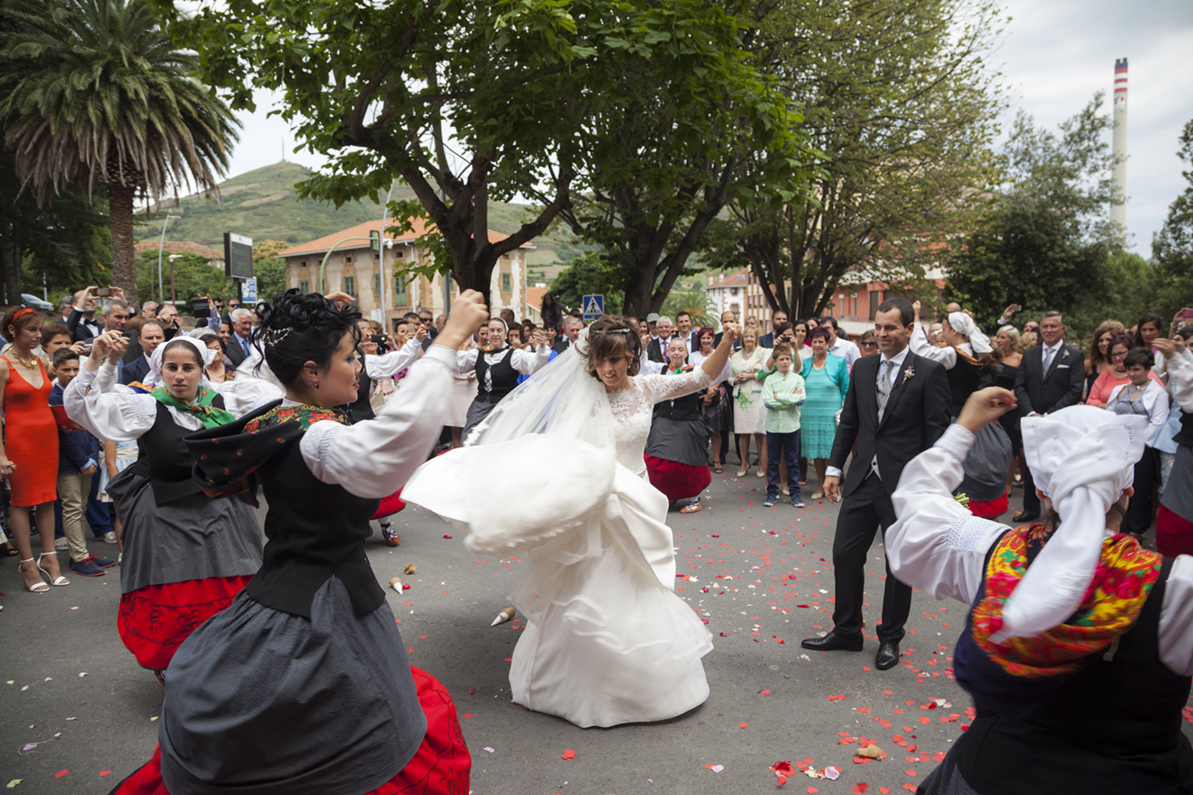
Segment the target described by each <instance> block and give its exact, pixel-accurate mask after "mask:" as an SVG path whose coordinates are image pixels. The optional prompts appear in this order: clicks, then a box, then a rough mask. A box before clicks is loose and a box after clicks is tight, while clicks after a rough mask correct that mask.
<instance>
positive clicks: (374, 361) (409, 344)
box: [364, 337, 423, 381]
mask: <svg viewBox="0 0 1193 795" xmlns="http://www.w3.org/2000/svg"><path fill="white" fill-rule="evenodd" d="M422 352H423V345H422V343H421V342H419V341H418V339H417V338H414V337H411V338H410V339H408V340H406V344H405V345H403V346H402V347H401V348H398V349H397V350H396V351H390V352H389V353H387V354H384V355H382V356H368V355H366V356H365V357H364V358H365V374H366V375H368V377H369V378H372V379H373V380H374V381H376V380H377V379H379V378H389V377H390V376H391V375H397V374H398V373H400V372H402V370H404V369H406V368H407V367H409V366H410V365H412V364H414V363H415V362H417V361H418V357H419V356H421V355H422Z"/></svg>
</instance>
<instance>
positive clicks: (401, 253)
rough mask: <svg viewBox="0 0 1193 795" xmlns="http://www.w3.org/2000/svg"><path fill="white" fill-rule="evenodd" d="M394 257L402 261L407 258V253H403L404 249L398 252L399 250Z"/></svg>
mask: <svg viewBox="0 0 1193 795" xmlns="http://www.w3.org/2000/svg"><path fill="white" fill-rule="evenodd" d="M394 256H396V257H397V258H398V259H401V258H402V257H404V256H406V252H405V251H403V250H402V249H398V250H397V251H396V252H395V253H394Z"/></svg>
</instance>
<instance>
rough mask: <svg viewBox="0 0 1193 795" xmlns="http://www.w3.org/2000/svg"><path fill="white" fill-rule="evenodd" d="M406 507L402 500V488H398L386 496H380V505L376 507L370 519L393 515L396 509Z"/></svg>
mask: <svg viewBox="0 0 1193 795" xmlns="http://www.w3.org/2000/svg"><path fill="white" fill-rule="evenodd" d="M405 507H406V503H404V502H402V490H401V489H398V490H397V491H395V492H394V493H393V494H391V495H389V496H388V497H382V498H381V505H380V507H378V508H377V512H376V513H374V514H373V515H372V516H371V517H369V518H370V519H384V518H385V517H387V516H393V515H394V514H395V513H397V512H398V511H400V510H402V509H403V508H405Z"/></svg>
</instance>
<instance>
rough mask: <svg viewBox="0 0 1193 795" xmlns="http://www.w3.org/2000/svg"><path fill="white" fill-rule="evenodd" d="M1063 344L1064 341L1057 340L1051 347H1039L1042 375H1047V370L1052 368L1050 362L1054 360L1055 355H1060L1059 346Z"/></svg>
mask: <svg viewBox="0 0 1193 795" xmlns="http://www.w3.org/2000/svg"><path fill="white" fill-rule="evenodd" d="M1064 344H1065V341H1064V340H1059V341H1058V342H1057V343H1056V344H1055V345H1053V346H1052V347H1049V346H1047V345H1041V346H1040V355H1041V357H1042V358H1041V362H1042V363H1043V365H1044V375H1047V374H1048V368H1050V367H1052V361H1053V360H1054V359H1055V358H1056V354H1058V353H1060V349H1061V346H1062V345H1064Z"/></svg>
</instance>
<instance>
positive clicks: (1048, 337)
mask: <svg viewBox="0 0 1193 795" xmlns="http://www.w3.org/2000/svg"><path fill="white" fill-rule="evenodd" d="M1064 337H1065V324H1064V318H1063V317H1061V314H1060V312H1045V313H1044V314H1043V315H1042V316H1041V317H1040V344H1039V345H1037V346H1036V347H1034V348H1029V349H1028V350H1026V351H1024V352H1023V362H1022V363H1021V364H1020V365H1019V373H1018V375H1016V376H1015V399H1016V400H1018V401H1019V410H1020V412H1022V414H1023V416H1024V417H1039V416H1042V415H1044V414H1051V413H1052V412H1054V411H1058V410H1060V409H1063V408H1064V407H1065V406H1074V405H1076V404H1078V403H1080V402H1081V391H1082V387H1083V383H1082V379H1083V378H1084V377H1085V367H1084V365H1083V361H1084V360H1083V359H1082V356H1081V352H1080V351H1078V350H1077V349H1076V348H1074V347H1072V346H1069V345H1065V340H1064ZM1039 518H1040V498H1039V497H1038V496H1036V483H1035V480H1034V479H1033V478H1032V476H1031V469H1030V467H1029V468H1028V470H1027V472H1025V473H1024V475H1023V510H1022V511H1020V512H1019V513H1017V514H1015V515H1014V516H1013V517H1011V521H1013V522H1034V521H1035V520H1036V519H1039Z"/></svg>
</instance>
